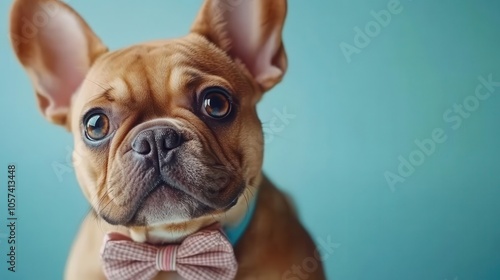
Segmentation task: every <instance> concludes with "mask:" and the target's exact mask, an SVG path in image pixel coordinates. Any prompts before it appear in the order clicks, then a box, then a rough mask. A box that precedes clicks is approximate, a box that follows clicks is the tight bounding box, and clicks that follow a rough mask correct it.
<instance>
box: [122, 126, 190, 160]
mask: <svg viewBox="0 0 500 280" xmlns="http://www.w3.org/2000/svg"><path fill="white" fill-rule="evenodd" d="M181 144H182V137H181V135H180V133H179V132H178V131H176V130H175V129H173V128H171V127H156V128H151V129H147V130H144V131H141V132H139V134H137V136H136V137H135V139H134V140H133V142H132V149H133V150H134V151H135V152H137V153H139V154H141V155H147V154H149V153H150V152H151V151H152V150H157V152H158V153H159V152H168V151H170V150H172V149H175V148H177V147H179V146H180V145H181Z"/></svg>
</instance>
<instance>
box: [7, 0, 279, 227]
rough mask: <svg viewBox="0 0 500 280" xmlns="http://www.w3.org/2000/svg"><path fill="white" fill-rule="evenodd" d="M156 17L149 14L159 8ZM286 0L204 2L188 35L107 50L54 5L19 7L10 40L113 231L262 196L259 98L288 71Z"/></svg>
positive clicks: (31, 1) (52, 1) (23, 3)
mask: <svg viewBox="0 0 500 280" xmlns="http://www.w3.org/2000/svg"><path fill="white" fill-rule="evenodd" d="M152 8H153V7H152ZM285 14H286V1H285V0H280V1H278V0H273V1H268V0H220V1H217V0H207V1H206V2H205V3H204V4H203V6H202V8H201V11H200V12H199V14H198V17H197V18H196V20H195V22H194V24H193V26H192V28H191V32H190V33H189V34H188V35H187V36H185V37H182V38H178V39H173V40H161V41H155V42H149V43H143V44H138V45H133V46H131V47H127V48H124V49H120V50H116V51H109V50H108V49H107V48H106V47H105V45H104V44H103V43H102V42H101V41H100V39H99V38H98V37H97V36H96V35H95V34H94V33H93V32H92V30H91V29H90V28H89V26H88V25H87V24H86V23H85V22H84V21H83V19H82V18H81V17H80V16H79V15H78V14H77V13H76V12H75V11H74V10H72V9H71V8H70V7H68V6H67V5H66V4H64V3H63V2H60V1H56V0H17V1H16V2H15V3H14V6H13V8H12V12H11V18H10V20H11V27H10V28H11V29H10V32H11V39H12V43H13V47H14V50H15V53H16V55H17V57H18V58H19V60H20V62H21V63H22V65H23V66H24V67H25V69H26V71H27V72H28V74H29V77H30V78H31V80H32V82H33V85H34V88H35V91H36V97H37V99H38V105H39V107H40V109H41V112H42V113H43V115H44V116H45V117H46V118H47V119H48V120H49V121H51V122H53V123H55V124H58V125H62V126H64V127H66V128H67V129H68V130H70V131H71V133H72V134H73V135H74V146H75V150H74V155H77V156H78V164H77V165H76V166H75V169H76V175H77V179H78V181H79V183H80V185H81V188H82V190H83V193H84V194H85V196H86V198H87V199H88V200H89V202H90V203H91V205H92V207H93V209H94V210H95V212H96V213H97V214H98V216H100V217H102V218H103V219H104V220H106V221H107V222H109V223H110V224H114V225H125V226H129V227H130V226H150V225H159V224H174V223H181V222H186V221H190V220H193V219H197V218H200V217H217V215H219V214H223V213H226V212H227V211H230V210H229V209H231V208H232V207H233V206H235V205H237V204H241V203H243V204H244V203H246V202H245V201H244V199H239V198H240V197H241V196H242V195H243V194H245V193H246V192H248V191H249V188H251V187H252V186H253V187H256V186H255V182H256V180H258V178H259V176H260V173H261V164H262V153H263V135H262V128H261V124H260V121H259V119H258V117H257V114H256V108H255V106H256V103H257V102H258V100H259V99H260V98H261V96H262V94H263V93H264V92H265V91H267V90H269V89H270V88H272V87H273V86H274V85H275V84H276V83H278V82H279V81H280V80H281V79H282V77H283V75H284V73H285V70H286V64H287V61H286V55H285V51H284V48H283V44H282V40H281V37H282V35H281V34H282V28H283V23H284V19H285Z"/></svg>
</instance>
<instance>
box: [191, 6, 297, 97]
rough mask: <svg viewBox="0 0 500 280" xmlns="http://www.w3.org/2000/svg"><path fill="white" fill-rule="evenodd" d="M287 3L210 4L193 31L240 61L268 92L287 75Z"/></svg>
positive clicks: (200, 15) (205, 8)
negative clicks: (285, 43) (283, 36)
mask: <svg viewBox="0 0 500 280" xmlns="http://www.w3.org/2000/svg"><path fill="white" fill-rule="evenodd" d="M286 10H287V3H286V0H206V1H205V3H204V4H203V7H202V8H201V11H200V12H199V14H198V17H197V19H196V21H195V23H194V25H193V27H192V29H191V31H192V32H194V33H198V34H201V35H203V36H205V37H206V38H207V39H208V40H210V41H211V42H213V43H214V44H216V45H217V46H218V47H219V48H221V49H222V50H224V51H225V52H226V53H227V54H229V55H230V56H231V57H232V58H233V59H236V60H237V59H239V60H241V62H243V63H244V64H245V66H246V68H247V69H248V70H249V71H250V74H251V75H252V76H253V79H254V80H255V81H256V82H257V84H258V85H259V86H260V87H261V89H262V91H263V92H264V91H267V90H269V89H270V88H272V87H273V86H274V85H276V84H277V83H278V82H279V81H281V79H282V78H283V75H284V74H285V71H286V68H287V59H286V53H285V48H284V46H283V42H282V39H281V38H282V31H283V24H284V22H285V17H286Z"/></svg>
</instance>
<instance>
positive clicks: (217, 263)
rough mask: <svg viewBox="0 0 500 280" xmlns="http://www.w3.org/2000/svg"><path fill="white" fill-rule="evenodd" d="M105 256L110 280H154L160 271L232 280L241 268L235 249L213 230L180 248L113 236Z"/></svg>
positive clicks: (195, 278) (105, 247)
mask: <svg viewBox="0 0 500 280" xmlns="http://www.w3.org/2000/svg"><path fill="white" fill-rule="evenodd" d="M101 257H102V260H103V262H104V272H105V274H106V277H107V278H108V279H109V280H150V279H152V278H153V277H154V276H155V275H156V274H158V272H159V271H177V273H178V274H179V275H180V276H182V277H183V278H185V279H187V280H206V279H217V280H219V279H220V280H226V279H227V280H230V279H234V277H235V275H236V271H237V268H238V264H237V262H236V258H235V256H234V252H233V247H232V246H231V244H230V243H229V241H228V240H227V239H226V237H225V236H224V235H223V233H222V232H220V231H219V230H213V229H210V230H209V229H206V230H202V231H200V232H197V233H195V234H193V235H191V236H189V237H187V238H186V239H185V240H184V241H183V242H182V243H181V244H180V245H167V246H164V247H157V246H153V245H149V244H145V243H137V242H134V241H133V240H131V239H130V238H129V237H127V236H125V235H122V234H119V233H110V234H107V235H106V239H105V241H104V244H103V247H102V249H101Z"/></svg>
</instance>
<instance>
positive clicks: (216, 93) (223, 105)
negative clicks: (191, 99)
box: [203, 88, 231, 119]
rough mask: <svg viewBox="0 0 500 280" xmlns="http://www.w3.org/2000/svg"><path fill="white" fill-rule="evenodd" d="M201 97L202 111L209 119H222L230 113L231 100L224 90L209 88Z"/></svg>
mask: <svg viewBox="0 0 500 280" xmlns="http://www.w3.org/2000/svg"><path fill="white" fill-rule="evenodd" d="M203 96H204V97H203V111H204V112H205V114H207V115H208V116H209V117H212V118H214V119H222V118H224V117H226V116H227V115H229V113H230V112H231V100H230V99H229V95H228V93H227V92H226V91H225V90H223V89H221V88H209V89H207V90H205V92H204V95H203Z"/></svg>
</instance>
